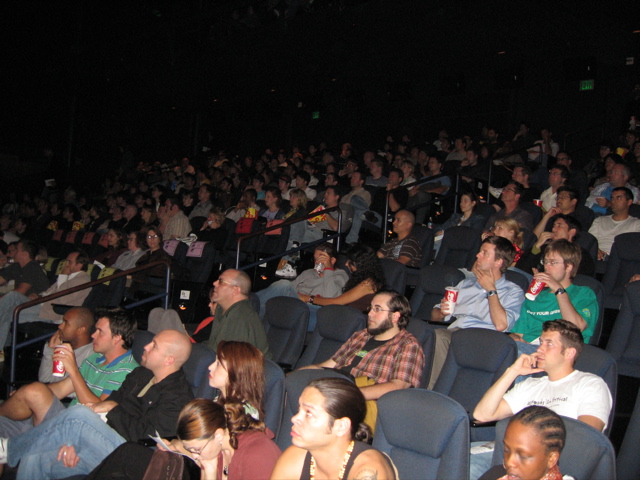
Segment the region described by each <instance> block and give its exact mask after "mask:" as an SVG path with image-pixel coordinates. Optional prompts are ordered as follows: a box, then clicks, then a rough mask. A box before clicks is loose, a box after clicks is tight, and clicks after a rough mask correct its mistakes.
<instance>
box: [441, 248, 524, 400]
mask: <svg viewBox="0 0 640 480" xmlns="http://www.w3.org/2000/svg"><path fill="white" fill-rule="evenodd" d="M515 253H516V252H515V248H514V247H513V244H512V243H511V242H510V241H509V240H507V239H505V238H502V237H498V236H491V237H488V238H485V239H484V240H483V242H482V245H481V246H480V251H479V252H478V255H477V256H476V262H475V263H474V265H473V269H472V271H471V273H472V275H470V276H469V277H468V278H465V279H464V280H462V281H461V282H460V283H458V285H456V287H457V288H458V290H459V293H458V300H457V303H456V304H455V308H454V309H453V311H452V310H451V309H450V305H449V304H447V303H446V299H444V298H443V299H442V301H441V303H440V304H438V305H436V306H435V307H434V308H433V310H432V311H431V320H435V321H440V322H441V321H447V322H452V323H451V324H450V325H449V326H448V328H438V329H436V330H435V333H436V348H435V353H434V359H433V367H432V370H431V380H430V382H429V388H433V385H435V383H436V380H437V379H438V376H439V375H440V371H441V370H442V367H443V365H444V361H445V359H446V357H447V352H448V351H449V345H450V343H451V334H452V333H453V332H455V331H456V330H459V329H461V328H488V329H491V330H496V331H498V332H505V331H508V330H510V329H511V327H512V326H513V324H514V323H515V321H516V320H517V319H518V317H519V315H520V308H521V306H522V302H523V301H524V292H523V291H522V289H521V288H520V287H519V286H518V285H516V284H515V283H512V282H510V281H509V280H507V279H506V277H505V276H504V272H506V271H507V268H508V267H509V265H511V263H512V262H513V259H514V257H515Z"/></svg>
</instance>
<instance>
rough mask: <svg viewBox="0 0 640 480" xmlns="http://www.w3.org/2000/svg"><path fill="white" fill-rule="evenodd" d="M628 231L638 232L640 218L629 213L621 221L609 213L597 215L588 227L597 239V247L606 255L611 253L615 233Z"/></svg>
mask: <svg viewBox="0 0 640 480" xmlns="http://www.w3.org/2000/svg"><path fill="white" fill-rule="evenodd" d="M629 232H640V219H638V218H635V217H632V216H631V215H629V216H628V217H627V218H626V219H625V220H621V221H615V220H614V219H613V218H612V216H611V215H606V216H604V217H598V218H596V219H595V220H594V221H593V224H592V225H591V228H590V229H589V233H590V234H591V235H593V236H594V237H596V239H598V248H599V249H600V250H602V251H603V252H605V253H606V254H607V255H608V254H610V253H611V247H612V246H613V241H614V239H615V237H616V235H620V234H621V233H629Z"/></svg>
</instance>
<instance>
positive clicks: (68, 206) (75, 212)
mask: <svg viewBox="0 0 640 480" xmlns="http://www.w3.org/2000/svg"><path fill="white" fill-rule="evenodd" d="M62 210H63V211H64V210H67V211H68V212H69V213H71V215H73V220H74V221H76V220H78V219H79V218H80V210H78V207H76V206H75V205H74V204H73V203H67V204H66V205H65V206H64V208H63V209H62Z"/></svg>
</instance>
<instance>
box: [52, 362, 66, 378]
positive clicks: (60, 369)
mask: <svg viewBox="0 0 640 480" xmlns="http://www.w3.org/2000/svg"><path fill="white" fill-rule="evenodd" d="M65 371H66V370H65V368H64V363H62V362H61V361H60V360H54V361H53V367H52V369H51V374H52V375H53V376H54V377H64V373H65Z"/></svg>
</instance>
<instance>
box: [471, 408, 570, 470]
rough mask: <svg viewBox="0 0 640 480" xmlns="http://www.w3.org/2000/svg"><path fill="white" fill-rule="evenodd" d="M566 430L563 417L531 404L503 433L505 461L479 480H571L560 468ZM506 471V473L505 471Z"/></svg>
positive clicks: (512, 419) (515, 417) (520, 412)
mask: <svg viewBox="0 0 640 480" xmlns="http://www.w3.org/2000/svg"><path fill="white" fill-rule="evenodd" d="M566 435H567V433H566V430H565V426H564V423H563V422H562V419H561V418H560V416H559V415H558V414H557V413H555V412H553V411H552V410H549V409H548V408H546V407H538V406H532V407H527V408H525V409H523V410H520V411H519V412H518V413H516V414H515V415H514V416H513V417H511V420H510V421H509V425H508V426H507V430H506V432H505V434H504V440H503V443H504V462H503V464H502V465H499V466H496V467H493V468H492V469H491V470H489V471H488V472H487V473H485V474H484V475H483V476H482V477H480V480H496V479H497V480H563V479H564V480H568V479H571V478H572V477H569V476H564V477H563V476H562V474H561V473H560V469H559V467H558V461H559V460H560V453H561V452H562V449H563V448H564V443H565V438H566ZM505 473H506V474H505Z"/></svg>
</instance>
